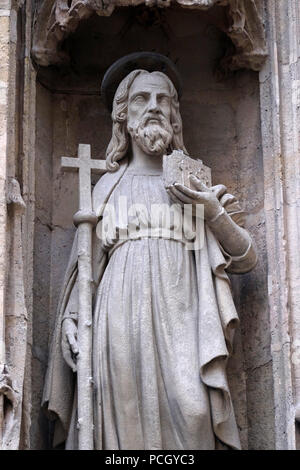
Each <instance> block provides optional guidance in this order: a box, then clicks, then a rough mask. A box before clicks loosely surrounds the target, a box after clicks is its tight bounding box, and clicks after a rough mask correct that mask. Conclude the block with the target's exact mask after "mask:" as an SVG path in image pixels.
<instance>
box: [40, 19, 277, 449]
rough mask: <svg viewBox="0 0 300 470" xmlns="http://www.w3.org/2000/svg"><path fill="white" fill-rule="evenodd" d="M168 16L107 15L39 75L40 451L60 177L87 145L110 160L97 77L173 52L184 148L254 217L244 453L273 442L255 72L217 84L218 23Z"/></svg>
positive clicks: (63, 213)
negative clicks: (126, 62)
mask: <svg viewBox="0 0 300 470" xmlns="http://www.w3.org/2000/svg"><path fill="white" fill-rule="evenodd" d="M164 18H165V19H166V20H167V21H166V22H165V20H164V23H163V24H162V25H161V26H159V27H157V26H156V27H148V28H146V26H145V24H144V25H141V24H139V23H138V22H136V23H135V24H134V25H131V26H130V23H128V21H129V18H128V14H127V12H126V11H123V12H115V13H114V14H113V15H112V16H111V18H98V17H92V18H91V19H90V20H88V21H87V22H83V24H82V25H81V26H80V27H79V29H78V30H77V32H76V34H75V35H74V36H73V37H72V36H70V38H69V39H68V49H69V51H71V56H72V61H73V66H72V69H71V70H69V71H67V72H61V71H60V72H59V71H57V70H53V69H50V70H41V71H40V73H39V77H40V78H39V79H40V80H41V82H42V83H43V84H44V85H45V86H47V87H48V88H50V91H46V90H43V89H42V87H39V91H38V95H37V116H38V120H37V147H36V153H37V164H36V168H35V169H36V181H37V187H36V201H37V205H38V210H37V213H36V229H35V279H36V282H35V283H34V321H33V324H34V327H33V339H34V342H33V351H34V355H35V358H34V359H33V360H34V363H35V362H36V361H38V363H39V364H38V367H36V368H35V372H34V373H33V383H34V385H33V390H34V404H33V412H32V428H31V430H32V433H31V434H32V435H31V439H32V443H31V447H32V448H41V447H44V446H46V442H47V433H48V430H47V429H46V427H45V423H44V422H43V420H42V421H41V415H40V412H39V407H38V404H39V400H40V398H41V391H42V386H43V380H42V377H43V372H44V370H45V364H46V360H47V341H46V335H50V334H51V331H52V327H53V321H54V317H55V310H56V306H57V301H58V296H59V291H60V286H61V283H62V278H63V275H64V271H65V268H66V264H67V259H68V254H69V251H70V248H71V242H72V237H73V234H74V227H73V224H72V216H73V213H74V212H75V211H76V210H77V198H78V194H77V186H78V181H77V176H76V175H74V174H71V173H65V174H63V173H62V172H61V170H60V157H61V156H62V155H65V156H75V155H76V152H77V145H78V143H90V144H91V145H92V155H93V157H100V158H103V157H104V153H105V148H106V145H107V143H108V141H109V138H110V133H111V120H110V116H109V114H108V112H107V110H106V109H105V108H104V106H103V104H102V102H101V100H100V96H99V88H100V80H101V76H102V75H103V73H104V71H105V70H106V68H107V67H108V66H109V65H110V64H111V63H112V62H113V61H114V60H115V59H117V58H118V57H120V56H122V55H124V54H126V53H129V52H133V51H136V50H152V49H155V50H157V51H158V52H161V53H163V54H167V53H168V52H171V58H172V59H178V62H177V65H178V68H179V70H180V73H181V75H182V79H183V90H184V95H183V98H182V102H181V113H182V118H183V125H184V137H185V143H186V146H187V148H188V150H189V151H190V153H191V154H192V155H193V156H196V157H200V158H202V159H203V161H204V163H205V164H207V165H209V166H210V167H211V168H212V174H213V181H214V183H216V184H217V183H223V184H225V185H226V186H227V187H228V190H229V191H230V192H232V193H233V194H235V195H237V196H238V197H239V198H240V200H241V201H242V202H243V203H244V205H245V207H246V209H247V210H248V211H249V217H248V221H247V224H248V228H249V230H250V231H251V233H252V235H253V238H254V240H255V242H256V245H257V248H258V254H259V263H258V266H257V267H256V268H255V270H254V271H253V272H252V273H250V274H247V275H243V276H241V277H240V276H232V280H233V290H234V295H235V300H236V304H237V307H238V312H239V315H240V318H241V329H240V331H239V332H238V334H237V336H236V341H235V344H236V348H235V355H234V357H233V358H232V359H231V361H230V365H229V378H230V382H231V386H232V392H233V398H234V405H235V408H236V414H237V419H238V425H239V428H240V432H241V438H242V443H243V447H244V448H247V447H248V446H249V447H250V448H255V449H260V448H263V449H267V448H274V445H275V444H274V432H273V429H274V414H273V389H272V361H271V355H270V330H269V324H268V304H267V259H266V247H265V220H264V185H263V166H262V151H261V136H260V106H259V82H258V75H257V74H256V73H254V72H247V71H241V72H237V73H235V74H233V75H230V76H228V77H226V78H225V77H223V78H222V79H221V80H219V79H218V78H217V74H216V73H215V72H216V70H215V69H216V65H217V63H218V60H219V58H220V57H221V56H222V54H223V49H224V40H225V36H223V35H222V34H221V33H220V32H218V31H217V29H216V27H215V26H213V23H214V21H213V18H211V17H209V16H207V15H206V14H204V13H197V14H196V13H194V12H187V11H186V12H184V13H183V12H182V11H178V10H177V11H176V10H170V11H168V12H165V13H164ZM100 31H101V32H100ZM112 32H113V33H112ZM51 146H52V156H51V155H50V153H51ZM51 158H52V162H51ZM51 172H52V173H51ZM45 192H47V195H46V194H45ZM49 194H51V196H52V197H51V198H49V197H48V195H49ZM50 239H51V249H50ZM47 309H48V311H47ZM48 326H49V330H48Z"/></svg>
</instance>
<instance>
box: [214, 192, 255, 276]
mask: <svg viewBox="0 0 300 470" xmlns="http://www.w3.org/2000/svg"><path fill="white" fill-rule="evenodd" d="M220 202H221V204H222V206H223V207H224V209H225V210H226V212H227V214H228V215H229V216H230V217H231V219H232V220H233V222H235V223H236V224H237V225H238V226H239V227H240V228H241V229H243V230H244V231H245V235H246V236H247V237H248V239H249V244H248V247H247V249H246V251H245V252H244V253H243V254H242V255H240V256H232V255H230V254H229V253H227V252H226V251H225V250H224V248H223V247H222V246H221V250H222V252H223V254H224V256H225V258H226V260H227V263H228V264H227V267H226V271H227V272H229V273H232V274H243V273H247V272H249V271H251V270H252V269H253V268H254V267H255V266H256V264H257V254H256V250H255V248H254V245H253V241H252V239H251V237H250V235H249V233H248V232H247V230H246V229H245V220H246V216H247V213H246V212H245V211H244V210H242V209H241V206H240V204H239V202H238V200H237V199H236V198H235V196H233V195H232V194H229V193H226V194H224V196H223V197H222V198H221V199H220Z"/></svg>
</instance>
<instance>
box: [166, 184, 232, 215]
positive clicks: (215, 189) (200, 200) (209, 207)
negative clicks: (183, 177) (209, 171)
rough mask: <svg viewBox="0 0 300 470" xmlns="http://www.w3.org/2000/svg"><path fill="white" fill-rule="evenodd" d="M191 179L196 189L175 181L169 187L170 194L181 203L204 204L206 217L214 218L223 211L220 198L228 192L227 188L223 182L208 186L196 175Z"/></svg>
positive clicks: (175, 200)
mask: <svg viewBox="0 0 300 470" xmlns="http://www.w3.org/2000/svg"><path fill="white" fill-rule="evenodd" d="M190 181H191V184H192V186H193V187H194V188H195V189H190V188H188V187H186V186H184V185H183V184H179V183H175V184H174V185H172V186H170V187H169V188H168V189H167V192H168V194H169V196H170V197H171V199H172V200H173V201H174V202H176V203H179V204H194V205H195V204H203V205H204V217H205V219H206V220H211V219H213V218H214V217H216V216H217V215H218V214H219V213H220V212H221V211H222V205H221V203H220V201H219V198H220V197H221V196H223V194H225V193H226V191H227V188H226V187H225V186H224V185H222V184H219V185H217V186H212V187H211V188H208V187H207V186H205V184H203V183H202V181H201V180H200V179H199V178H197V177H196V176H194V175H191V176H190Z"/></svg>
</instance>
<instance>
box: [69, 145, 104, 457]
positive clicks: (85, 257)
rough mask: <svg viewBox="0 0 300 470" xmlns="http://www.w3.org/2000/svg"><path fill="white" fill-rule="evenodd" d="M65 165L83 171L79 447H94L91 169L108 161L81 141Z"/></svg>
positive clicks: (78, 215) (76, 221) (79, 221)
mask: <svg viewBox="0 0 300 470" xmlns="http://www.w3.org/2000/svg"><path fill="white" fill-rule="evenodd" d="M61 160H62V168H63V169H65V170H78V171H79V211H78V212H77V213H76V214H75V215H74V224H75V225H77V226H78V234H77V235H78V237H77V240H78V271H77V283H78V350H79V353H78V355H77V358H76V368H77V390H78V407H77V409H78V421H77V428H78V441H79V442H78V446H79V449H80V450H92V449H93V448H94V447H93V441H94V433H93V425H92V423H93V375H92V374H93V372H92V282H93V272H92V231H93V227H94V225H95V224H96V222H97V217H96V215H95V213H94V212H93V208H92V195H91V171H95V172H98V173H104V172H105V171H106V163H105V161H103V160H102V161H101V160H94V159H92V158H91V147H90V145H85V144H79V146H78V157H77V158H70V157H62V159H61Z"/></svg>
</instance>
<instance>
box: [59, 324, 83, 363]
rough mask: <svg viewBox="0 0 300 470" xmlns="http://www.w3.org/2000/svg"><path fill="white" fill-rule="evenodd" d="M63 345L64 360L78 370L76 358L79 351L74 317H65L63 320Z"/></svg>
mask: <svg viewBox="0 0 300 470" xmlns="http://www.w3.org/2000/svg"><path fill="white" fill-rule="evenodd" d="M61 347H62V353H63V357H64V360H65V361H66V363H67V364H68V366H70V367H71V369H72V370H73V372H76V369H77V368H76V359H77V355H78V353H79V349H78V339H77V325H76V322H75V321H74V320H73V319H72V318H65V319H64V320H63V322H62V340H61Z"/></svg>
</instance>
